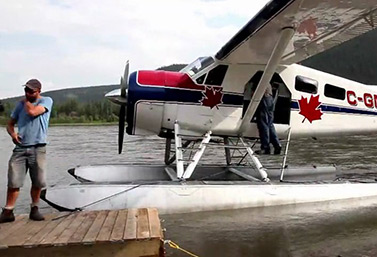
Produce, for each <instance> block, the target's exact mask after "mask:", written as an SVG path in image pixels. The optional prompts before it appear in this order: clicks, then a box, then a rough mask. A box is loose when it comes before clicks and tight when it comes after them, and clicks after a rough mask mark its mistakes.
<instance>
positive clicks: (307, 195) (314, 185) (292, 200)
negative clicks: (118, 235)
mask: <svg viewBox="0 0 377 257" xmlns="http://www.w3.org/2000/svg"><path fill="white" fill-rule="evenodd" d="M376 10H377V2H376V1H375V0H348V1H339V0H318V1H312V0H274V1H270V2H268V3H267V4H266V6H265V7H264V8H262V9H261V10H260V11H259V13H257V14H256V15H255V16H254V17H253V18H252V19H251V20H250V21H249V22H248V23H247V24H246V25H245V26H244V27H243V28H242V29H241V30H240V31H239V32H238V33H237V34H236V35H235V36H233V37H232V38H231V39H230V40H229V42H227V43H226V44H225V45H224V46H223V47H222V48H221V49H220V50H219V51H218V52H217V53H216V54H215V55H214V56H208V57H202V58H199V59H197V60H195V61H194V62H193V63H191V64H189V65H187V66H186V67H185V68H183V69H182V70H181V71H180V72H168V71H145V70H140V71H135V72H133V73H131V74H130V75H129V64H128V62H127V64H126V68H125V73H124V76H123V77H122V79H121V86H120V89H119V90H115V91H112V92H110V93H108V94H107V95H106V97H107V98H108V99H110V100H111V101H113V102H114V103H117V104H119V105H120V107H121V108H120V115H119V117H120V118H119V142H118V143H119V153H121V152H122V145H123V137H124V127H125V120H126V121H127V128H126V132H127V134H129V135H139V136H140V135H151V134H152V135H158V136H160V137H162V138H165V139H166V149H165V151H166V154H165V164H166V165H164V166H161V165H160V166H153V165H136V166H135V165H97V166H87V167H77V168H75V169H71V170H70V171H69V173H70V174H72V175H73V176H75V177H76V178H77V179H79V180H80V181H85V182H90V183H82V184H80V183H78V184H73V185H69V186H57V187H53V188H48V189H47V190H45V191H44V192H43V194H42V197H43V199H44V200H45V201H47V202H48V203H49V204H50V205H52V206H54V207H56V208H57V209H59V210H82V209H118V208H141V207H157V208H158V209H159V211H160V212H161V213H180V212H181V213H182V212H194V211H209V210H221V209H235V208H249V207H260V206H274V205H285V204H298V203H311V202H322V201H323V202H325V201H334V200H350V199H358V200H360V199H365V198H368V199H370V198H372V197H376V199H377V184H376V183H375V181H374V180H373V181H370V183H357V182H355V181H348V180H339V179H335V178H336V176H335V175H334V174H335V173H336V169H335V168H334V169H327V168H323V169H321V167H317V168H313V169H305V168H301V169H289V168H288V169H287V168H286V163H285V162H286V154H287V151H288V146H289V141H290V139H291V136H292V137H294V136H308V137H320V136H326V135H329V134H345V133H348V134H358V133H370V132H376V131H377V125H376V124H377V123H376V122H377V89H376V88H375V87H372V86H369V85H364V84H361V83H358V82H355V81H351V80H348V79H345V78H341V77H338V76H334V75H331V74H327V73H324V72H321V71H317V70H314V69H311V68H307V67H304V66H301V65H299V64H298V63H299V62H301V61H303V60H305V59H307V58H309V57H311V56H313V55H316V54H318V53H321V52H323V51H325V50H327V49H329V48H332V47H334V46H337V45H339V44H341V43H343V42H346V41H348V40H350V39H352V38H355V37H357V36H359V35H361V34H363V33H366V32H368V31H371V30H373V29H375V27H376V26H375V21H376V20H377V19H376V17H377V11H376ZM268 83H271V85H273V87H274V88H275V89H276V90H275V120H274V124H275V127H276V130H277V132H278V134H279V137H280V138H286V139H287V143H286V145H285V152H284V153H283V159H282V164H281V168H280V170H273V169H266V167H265V166H264V165H263V164H262V162H261V158H260V156H258V155H256V154H255V152H254V150H253V149H254V148H253V146H254V145H255V144H254V143H253V141H252V139H257V138H258V130H257V126H256V123H255V120H254V118H253V116H254V114H255V112H256V110H257V107H258V104H259V102H260V100H261V98H262V96H263V94H264V92H265V89H266V87H267V85H268ZM251 92H253V93H251ZM210 147H222V148H224V150H225V151H224V152H225V154H224V156H225V161H226V165H225V163H224V165H223V166H219V167H217V166H201V165H198V163H199V161H200V159H201V158H202V156H203V155H204V154H205V153H206V150H208V149H209V148H210ZM171 152H172V153H174V155H172V156H171ZM235 153H236V154H235ZM237 154H238V156H236V155H237ZM236 158H241V160H248V161H247V163H250V164H251V165H242V162H241V161H238V160H239V159H237V161H235V160H236ZM324 177H326V179H324ZM292 180H294V181H295V182H292ZM287 181H289V182H290V183H287Z"/></svg>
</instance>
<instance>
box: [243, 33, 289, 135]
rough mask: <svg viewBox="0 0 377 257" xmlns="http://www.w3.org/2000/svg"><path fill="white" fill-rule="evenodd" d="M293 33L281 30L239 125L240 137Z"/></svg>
mask: <svg viewBox="0 0 377 257" xmlns="http://www.w3.org/2000/svg"><path fill="white" fill-rule="evenodd" d="M294 33H295V29H294V28H293V27H286V28H283V29H282V31H281V35H280V38H279V41H278V42H277V43H276V45H275V48H274V51H273V52H272V54H271V56H270V59H269V60H268V63H267V65H266V68H265V70H264V72H263V75H262V78H261V80H260V81H259V84H258V86H257V89H256V91H255V93H254V95H253V98H252V99H251V103H250V104H249V107H248V108H247V110H246V112H245V115H244V117H243V119H242V120H241V124H240V125H239V129H238V131H239V135H240V136H242V134H243V133H244V132H245V131H246V130H247V128H248V126H249V124H250V120H251V118H252V117H253V115H254V113H255V111H256V109H257V107H258V105H259V102H260V101H261V99H262V97H263V94H264V92H265V91H266V88H267V85H268V83H270V81H271V79H272V76H273V75H274V73H275V71H276V68H277V66H278V65H279V63H280V60H281V57H282V56H283V54H284V52H285V49H286V47H287V45H288V43H289V41H290V40H291V39H292V37H293V35H294Z"/></svg>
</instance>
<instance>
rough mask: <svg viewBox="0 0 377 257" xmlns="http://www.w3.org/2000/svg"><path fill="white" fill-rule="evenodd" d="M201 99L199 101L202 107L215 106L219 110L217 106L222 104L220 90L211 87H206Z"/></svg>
mask: <svg viewBox="0 0 377 257" xmlns="http://www.w3.org/2000/svg"><path fill="white" fill-rule="evenodd" d="M202 94H203V98H202V100H200V102H201V103H202V105H204V106H208V107H211V109H212V108H213V107H215V106H216V108H217V109H219V107H218V105H219V104H222V103H223V96H224V94H223V92H221V88H219V89H214V88H213V87H206V90H205V92H202Z"/></svg>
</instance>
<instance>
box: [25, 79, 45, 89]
mask: <svg viewBox="0 0 377 257" xmlns="http://www.w3.org/2000/svg"><path fill="white" fill-rule="evenodd" d="M24 86H25V87H28V88H30V89H32V90H37V89H41V88H42V84H41V82H39V80H38V79H29V80H28V82H26V84H25V85H24Z"/></svg>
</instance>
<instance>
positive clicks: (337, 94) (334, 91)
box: [325, 84, 346, 100]
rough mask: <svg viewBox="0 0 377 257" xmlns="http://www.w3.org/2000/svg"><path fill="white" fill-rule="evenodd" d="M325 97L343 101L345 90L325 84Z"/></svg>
mask: <svg viewBox="0 0 377 257" xmlns="http://www.w3.org/2000/svg"><path fill="white" fill-rule="evenodd" d="M325 96H327V97H331V98H335V99H339V100H344V99H346V90H345V89H344V88H341V87H336V86H333V85H329V84H326V85H325Z"/></svg>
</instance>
